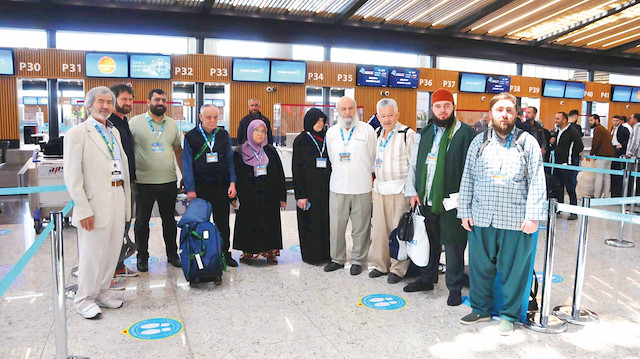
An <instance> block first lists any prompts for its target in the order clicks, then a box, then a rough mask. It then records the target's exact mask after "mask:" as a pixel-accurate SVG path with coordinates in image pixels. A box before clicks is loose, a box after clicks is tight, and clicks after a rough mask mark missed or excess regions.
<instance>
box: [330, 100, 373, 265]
mask: <svg viewBox="0 0 640 359" xmlns="http://www.w3.org/2000/svg"><path fill="white" fill-rule="evenodd" d="M336 110H337V112H338V123H337V124H336V125H334V126H331V127H330V128H329V129H328V130H327V134H326V137H325V138H326V143H327V154H328V155H329V161H331V169H332V171H331V177H330V179H329V247H330V255H331V262H329V264H327V265H326V266H325V267H324V271H325V272H332V271H335V270H338V269H340V268H343V267H344V264H345V262H346V261H347V243H346V240H345V232H346V230H347V222H348V221H349V219H351V238H352V239H353V248H352V249H351V270H350V273H351V275H358V274H360V273H361V272H362V267H363V266H366V265H367V255H368V254H369V245H370V244H371V238H370V234H371V209H372V202H371V174H372V173H373V164H374V160H375V157H376V134H375V132H374V131H373V128H372V127H371V126H369V125H368V124H366V123H364V122H361V121H360V117H359V116H358V108H357V105H356V101H355V100H354V99H352V98H350V97H347V96H344V97H342V98H341V99H340V100H338V103H337V104H336Z"/></svg>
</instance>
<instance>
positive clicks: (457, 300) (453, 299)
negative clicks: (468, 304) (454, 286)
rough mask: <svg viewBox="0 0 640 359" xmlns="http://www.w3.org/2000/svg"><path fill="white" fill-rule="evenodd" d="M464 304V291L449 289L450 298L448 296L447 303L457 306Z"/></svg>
mask: <svg viewBox="0 0 640 359" xmlns="http://www.w3.org/2000/svg"><path fill="white" fill-rule="evenodd" d="M460 304H462V293H460V291H459V290H452V291H449V298H447V305H448V306H450V307H457V306H459V305H460Z"/></svg>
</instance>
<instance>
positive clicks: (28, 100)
mask: <svg viewBox="0 0 640 359" xmlns="http://www.w3.org/2000/svg"><path fill="white" fill-rule="evenodd" d="M22 104H23V105H37V104H38V98H37V97H35V96H25V97H23V98H22Z"/></svg>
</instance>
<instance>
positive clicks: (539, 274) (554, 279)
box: [536, 272, 564, 284]
mask: <svg viewBox="0 0 640 359" xmlns="http://www.w3.org/2000/svg"><path fill="white" fill-rule="evenodd" d="M542 274H543V273H542V272H536V276H537V277H538V282H540V283H542V282H544V276H543V275H542ZM562 282H564V277H563V276H559V275H557V274H553V275H552V277H551V283H553V284H557V283H562Z"/></svg>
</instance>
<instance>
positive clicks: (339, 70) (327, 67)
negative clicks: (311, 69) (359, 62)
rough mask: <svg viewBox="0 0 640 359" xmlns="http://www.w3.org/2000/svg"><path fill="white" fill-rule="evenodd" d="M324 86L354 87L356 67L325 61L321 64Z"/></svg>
mask: <svg viewBox="0 0 640 359" xmlns="http://www.w3.org/2000/svg"><path fill="white" fill-rule="evenodd" d="M323 73H324V76H323V77H324V80H323V84H324V86H333V87H355V86H356V65H355V64H343V63H337V62H329V61H325V62H324V63H323Z"/></svg>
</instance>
